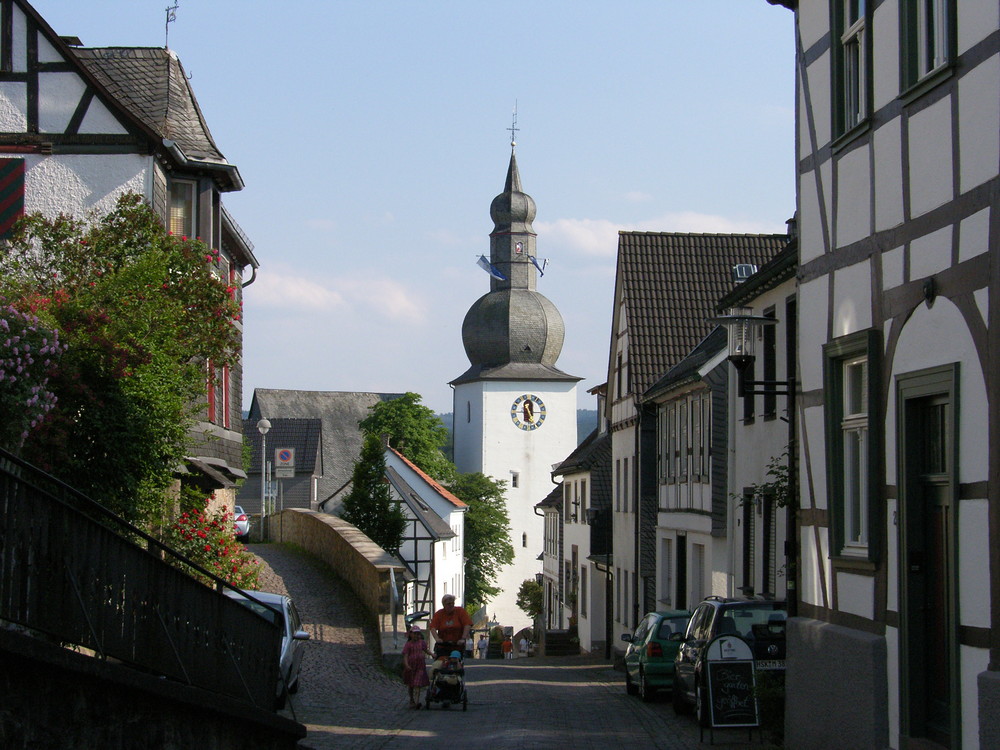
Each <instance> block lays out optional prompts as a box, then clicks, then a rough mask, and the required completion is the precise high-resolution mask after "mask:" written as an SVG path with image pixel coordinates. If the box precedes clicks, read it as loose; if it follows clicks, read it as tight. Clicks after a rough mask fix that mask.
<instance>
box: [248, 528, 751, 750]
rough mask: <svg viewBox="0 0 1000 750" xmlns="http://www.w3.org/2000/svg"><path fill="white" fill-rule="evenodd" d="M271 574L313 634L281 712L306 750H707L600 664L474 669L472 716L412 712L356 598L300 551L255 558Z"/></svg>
mask: <svg viewBox="0 0 1000 750" xmlns="http://www.w3.org/2000/svg"><path fill="white" fill-rule="evenodd" d="M250 549H251V551H252V552H254V553H255V554H256V555H257V556H258V558H259V559H260V560H261V562H262V570H261V578H260V583H261V589H262V590H265V591H274V592H277V593H286V592H287V593H288V594H289V595H290V596H291V597H292V599H294V600H295V603H296V606H297V607H298V610H299V614H300V615H301V616H302V620H303V623H304V627H305V629H306V630H308V631H309V633H310V634H311V635H312V640H311V641H309V642H308V643H307V644H306V645H307V648H306V654H305V659H304V662H303V667H302V674H301V679H300V683H301V687H300V689H299V692H298V693H297V694H296V695H293V696H290V702H289V706H288V708H286V710H285V711H283V712H282V714H283V715H285V716H287V717H288V718H291V719H294V720H296V721H298V722H300V723H302V724H305V725H306V727H307V728H308V732H309V733H308V735H307V736H306V738H305V739H304V740H302V742H301V743H300V745H299V747H300V748H301V749H302V750H332V749H333V748H351V750H370V749H375V748H390V749H395V748H398V749H402V748H421V747H428V748H430V747H435V748H440V747H445V746H448V747H469V748H472V747H488V748H490V750H506V749H508V748H510V749H515V748H516V749H518V750H522V749H523V750H543V749H547V748H553V749H557V748H572V749H573V750H577V749H579V750H589V749H591V748H593V749H594V750H598V749H599V750H607V749H608V748H612V749H615V748H623V747H629V748H658V749H659V748H662V749H664V750H666V749H673V748H681V749H688V748H700V747H706V748H707V747H709V746H710V745H709V734H708V732H707V731H706V733H705V742H704V744H702V743H700V742H699V732H698V727H697V725H696V723H695V720H694V718H693V717H691V716H676V715H675V714H674V711H673V708H672V707H671V705H670V697H669V695H664V696H658V697H657V700H656V701H654V702H653V703H648V704H647V703H643V702H642V701H640V700H639V699H638V698H637V697H632V696H627V695H626V694H625V687H624V678H623V676H622V673H621V672H615V671H614V670H613V669H611V667H610V666H609V665H608V664H607V663H606V662H604V661H602V660H599V659H595V658H592V657H551V658H542V657H529V658H525V659H514V660H512V661H510V660H509V661H503V660H486V661H478V660H471V659H470V660H469V661H467V662H466V685H467V690H468V697H469V705H468V710H467V711H464V712H463V711H462V707H461V706H453V707H451V708H450V709H448V710H444V709H442V708H441V707H440V704H435V705H434V708H433V709H432V710H430V711H427V710H424V709H421V710H417V711H414V710H410V709H409V708H408V705H407V704H408V700H407V692H406V687H405V686H404V685H403V683H402V680H401V679H400V678H399V677H397V676H395V675H393V674H390V673H388V672H386V671H385V670H383V669H382V668H381V667H380V665H379V663H378V660H377V658H376V655H375V651H376V649H375V643H376V640H377V639H376V634H375V632H374V631H373V630H367V632H366V627H365V625H364V618H363V612H362V610H361V608H360V605H358V604H357V602H356V600H355V599H354V597H353V594H352V593H351V591H350V589H349V588H348V587H347V586H346V584H344V583H343V582H341V581H340V580H339V579H338V578H337V577H336V576H335V575H333V574H332V573H331V572H330V570H329V568H327V567H326V566H325V565H324V564H323V563H321V562H318V561H317V560H315V559H314V558H312V557H310V556H308V555H306V554H305V553H302V552H300V551H298V550H295V549H294V548H290V547H286V546H282V545H276V544H264V545H262V544H256V545H253V546H251V547H250ZM747 739H748V736H747V733H746V731H736V730H725V731H724V730H717V731H716V732H715V747H719V748H726V749H727V750H731V749H733V748H745V747H753V748H756V749H757V750H763V748H766V747H767V745H766V744H765V743H762V742H761V741H760V738H759V735H758V734H757V733H754V735H753V742H752V743H748V742H747Z"/></svg>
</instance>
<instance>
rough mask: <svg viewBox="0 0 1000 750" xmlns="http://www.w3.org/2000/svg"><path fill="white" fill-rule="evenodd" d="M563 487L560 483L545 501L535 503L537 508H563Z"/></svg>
mask: <svg viewBox="0 0 1000 750" xmlns="http://www.w3.org/2000/svg"><path fill="white" fill-rule="evenodd" d="M562 500H563V486H562V483H561V482H560V483H559V484H557V485H556V486H555V487H553V488H552V489H551V490H550V491H549V494H548V495H546V496H545V499H544V500H542V501H540V502H537V503H535V507H536V508H562Z"/></svg>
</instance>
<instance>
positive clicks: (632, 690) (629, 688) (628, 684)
mask: <svg viewBox="0 0 1000 750" xmlns="http://www.w3.org/2000/svg"><path fill="white" fill-rule="evenodd" d="M625 692H626V693H628V694H629V695H638V694H639V688H638V686H636V685H635V684H634V683H633V682H632V678H631V677H629V676H628V668H626V669H625Z"/></svg>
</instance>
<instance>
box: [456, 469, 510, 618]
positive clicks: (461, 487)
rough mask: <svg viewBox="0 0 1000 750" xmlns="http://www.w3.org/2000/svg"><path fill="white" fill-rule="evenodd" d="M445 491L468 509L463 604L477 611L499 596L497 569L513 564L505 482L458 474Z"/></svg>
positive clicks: (480, 475) (498, 570)
mask: <svg viewBox="0 0 1000 750" xmlns="http://www.w3.org/2000/svg"><path fill="white" fill-rule="evenodd" d="M449 489H450V490H451V491H452V492H453V493H454V494H455V495H456V496H457V497H458V498H459V499H460V500H462V501H463V502H465V503H466V504H467V505H468V506H469V510H468V512H466V514H465V603H466V607H467V608H472V609H478V608H479V607H481V606H482V605H484V604H486V603H487V602H488V601H490V600H491V599H492V598H493V597H495V596H496V595H497V594H499V593H500V589H499V588H498V587H497V586H496V580H497V576H498V575H499V573H500V569H501V568H502V567H503V566H505V565H510V564H511V563H512V562H514V547H513V545H511V543H510V518H509V516H508V515H507V503H506V500H505V499H504V490H505V489H506V482H503V481H497V480H495V479H492V478H491V477H487V476H485V475H484V474H480V473H478V472H477V473H473V474H459V475H458V476H457V477H456V479H455V481H454V482H453V483H452V484H451V485H450V487H449Z"/></svg>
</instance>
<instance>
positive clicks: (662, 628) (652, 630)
mask: <svg viewBox="0 0 1000 750" xmlns="http://www.w3.org/2000/svg"><path fill="white" fill-rule="evenodd" d="M690 617H691V613H690V612H688V611H686V610H677V609H672V610H666V611H664V612H649V613H648V614H647V615H646V616H645V617H643V618H642V620H641V621H640V622H639V625H638V627H636V629H635V632H634V633H633V634H632V635H629V634H628V633H623V634H622V640H623V641H625V642H627V643H628V648H626V649H625V690H626V692H627V693H628V694H629V695H639V696H641V697H642V699H643V700H644V701H649V700H652V699H653V696H654V695H655V694H656V691H657V690H660V689H663V688H672V687H673V685H674V657H675V656H676V655H677V649H678V647H679V646H680V645H681V639H683V638H684V631H685V630H686V629H687V624H688V619H689V618H690Z"/></svg>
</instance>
